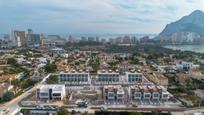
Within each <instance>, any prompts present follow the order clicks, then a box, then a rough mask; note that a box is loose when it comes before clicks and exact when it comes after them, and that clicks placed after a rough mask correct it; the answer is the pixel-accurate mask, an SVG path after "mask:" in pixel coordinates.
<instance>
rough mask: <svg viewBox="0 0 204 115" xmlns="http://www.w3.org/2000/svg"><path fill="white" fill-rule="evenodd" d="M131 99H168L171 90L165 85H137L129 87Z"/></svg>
mask: <svg viewBox="0 0 204 115" xmlns="http://www.w3.org/2000/svg"><path fill="white" fill-rule="evenodd" d="M129 95H130V96H129V97H130V100H132V101H135V100H149V101H155V100H163V101H165V100H167V99H168V98H169V92H167V90H166V89H165V88H164V87H163V86H154V85H152V86H147V85H136V86H131V87H130V89H129Z"/></svg>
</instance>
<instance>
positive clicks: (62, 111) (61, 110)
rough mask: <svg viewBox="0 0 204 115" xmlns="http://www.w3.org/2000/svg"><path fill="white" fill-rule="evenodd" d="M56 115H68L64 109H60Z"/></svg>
mask: <svg viewBox="0 0 204 115" xmlns="http://www.w3.org/2000/svg"><path fill="white" fill-rule="evenodd" d="M57 115H69V113H68V111H67V110H66V108H64V107H61V108H60V109H59V111H58V112H57Z"/></svg>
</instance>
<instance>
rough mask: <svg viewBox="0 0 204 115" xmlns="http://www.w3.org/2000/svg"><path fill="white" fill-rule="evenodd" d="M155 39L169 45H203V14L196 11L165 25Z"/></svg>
mask: <svg viewBox="0 0 204 115" xmlns="http://www.w3.org/2000/svg"><path fill="white" fill-rule="evenodd" d="M155 39H156V40H159V41H160V42H164V43H169V44H171V43H174V44H197V43H204V12H203V11H200V10H196V11H194V12H192V13H191V14H190V15H188V16H184V17H182V18H181V19H180V20H178V21H176V22H172V23H170V24H167V25H166V27H165V29H164V30H163V31H162V32H161V33H160V34H159V35H158V36H157V37H156V38H155Z"/></svg>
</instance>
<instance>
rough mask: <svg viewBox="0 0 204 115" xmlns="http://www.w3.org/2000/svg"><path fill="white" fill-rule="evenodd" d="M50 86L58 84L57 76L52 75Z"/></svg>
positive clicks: (49, 79) (48, 80)
mask: <svg viewBox="0 0 204 115" xmlns="http://www.w3.org/2000/svg"><path fill="white" fill-rule="evenodd" d="M46 82H47V83H48V84H55V83H58V76H57V75H51V76H50V77H49V78H48V79H47V81H46Z"/></svg>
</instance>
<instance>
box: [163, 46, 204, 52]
mask: <svg viewBox="0 0 204 115" xmlns="http://www.w3.org/2000/svg"><path fill="white" fill-rule="evenodd" d="M163 47H165V48H169V49H173V50H181V51H193V52H197V53H204V45H166V46H163Z"/></svg>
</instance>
